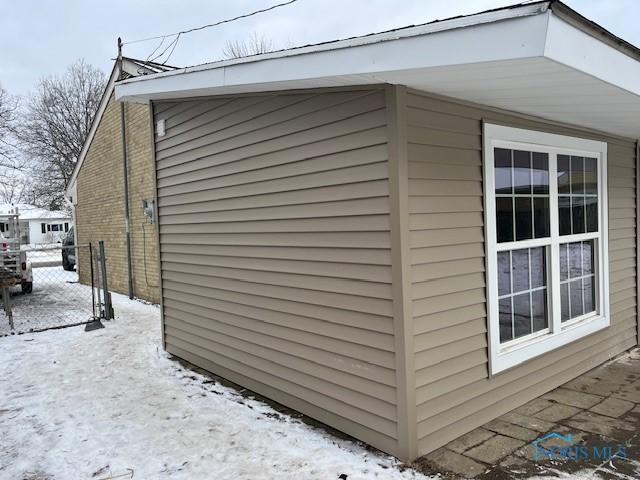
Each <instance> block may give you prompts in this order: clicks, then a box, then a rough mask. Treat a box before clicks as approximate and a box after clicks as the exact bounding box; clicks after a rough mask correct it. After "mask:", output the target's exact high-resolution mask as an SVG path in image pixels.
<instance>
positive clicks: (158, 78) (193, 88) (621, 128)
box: [116, 4, 640, 138]
mask: <svg viewBox="0 0 640 480" xmlns="http://www.w3.org/2000/svg"><path fill="white" fill-rule="evenodd" d="M545 5H546V4H536V5H529V6H524V7H518V8H513V9H507V10H500V11H497V12H488V13H486V14H480V15H474V16H471V17H463V18H460V19H453V20H447V21H443V22H439V23H436V24H428V25H424V26H420V27H412V28H410V29H406V30H401V31H397V32H388V33H385V34H379V35H372V36H369V37H362V38H361V39H352V40H345V41H341V42H336V43H335V44H333V43H331V44H326V45H320V46H316V47H306V48H303V49H299V50H295V49H294V50H291V51H285V52H275V53H273V54H267V55H264V56H259V57H256V58H253V59H251V57H250V58H249V59H242V60H240V61H231V62H221V63H219V64H209V65H202V66H198V67H191V68H187V69H183V70H176V71H173V72H168V73H163V74H159V75H153V76H148V77H138V78H135V79H131V80H128V81H126V82H123V83H121V84H119V85H117V86H116V95H117V97H118V98H119V99H122V100H125V101H134V102H135V101H140V102H146V101H148V100H157V99H176V98H187V97H197V96H204V95H222V94H236V93H251V92H265V91H278V90H288V89H300V88H318V87H332V86H352V85H366V84H383V83H393V84H402V85H407V86H408V87H412V88H416V89H420V90H424V91H427V92H432V93H437V94H440V95H445V96H449V97H453V98H458V99H461V100H466V101H471V102H475V103H480V104H484V105H488V106H492V107H498V108H504V109H507V110H511V111H515V112H521V113H525V114H529V115H534V116H537V117H541V118H546V119H549V120H554V121H558V122H563V123H569V124H573V125H578V126H583V127H588V128H592V129H596V130H600V131H604V132H609V133H613V134H616V135H621V136H625V137H631V138H640V62H639V61H637V60H635V59H633V58H631V57H630V56H628V55H626V54H624V53H622V52H620V51H619V50H617V49H616V48H614V47H612V46H610V45H608V44H606V43H604V42H602V41H601V40H598V39H597V38H595V37H594V36H592V35H589V34H588V33H585V32H584V31H583V30H581V29H578V28H576V27H574V26H572V25H570V24H569V23H567V22H566V21H564V20H562V19H560V18H559V17H557V16H556V15H555V14H554V13H553V12H552V11H551V10H549V9H548V8H546V7H545ZM392 34H393V35H392ZM390 35H392V36H390Z"/></svg>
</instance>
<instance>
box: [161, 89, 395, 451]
mask: <svg viewBox="0 0 640 480" xmlns="http://www.w3.org/2000/svg"><path fill="white" fill-rule="evenodd" d="M156 119H157V120H159V119H164V120H165V127H166V135H164V136H163V137H156V161H157V168H158V170H157V179H158V180H157V182H158V204H159V229H160V251H161V264H162V280H163V303H164V322H165V340H166V344H167V350H168V351H170V352H172V353H174V354H176V355H178V356H180V357H183V358H185V359H187V360H189V361H191V362H193V363H195V364H197V365H199V366H202V367H204V368H208V369H209V370H212V371H213V372H214V373H218V374H220V375H222V376H225V377H228V378H229V379H230V380H232V381H235V382H237V383H240V384H242V385H244V386H247V387H248V388H252V389H254V390H256V391H257V392H259V393H261V394H263V395H266V396H268V397H271V398H273V399H275V400H277V401H280V402H282V403H284V404H286V405H289V406H291V407H293V408H296V409H299V410H301V411H303V412H304V413H307V414H309V415H311V416H313V417H315V418H318V419H319V420H321V421H324V422H326V423H328V424H329V425H332V426H333V427H336V428H338V429H340V430H343V431H345V432H347V433H350V434H352V435H355V436H357V437H359V438H361V439H363V440H365V441H367V442H369V443H371V444H373V445H375V446H377V447H379V448H381V449H384V450H385V451H389V452H394V451H396V437H397V433H396V425H397V414H396V388H395V385H396V376H395V370H394V338H393V318H392V315H393V312H392V295H391V263H390V262H391V260H390V243H389V242H390V222H389V198H388V195H389V186H388V165H387V158H388V154H387V144H386V142H387V139H386V112H385V99H384V93H383V92H382V91H381V90H372V91H371V90H370V91H334V92H325V93H301V94H283V95H265V96H253V97H238V98H223V99H203V100H199V101H196V102H172V103H166V104H158V105H156Z"/></svg>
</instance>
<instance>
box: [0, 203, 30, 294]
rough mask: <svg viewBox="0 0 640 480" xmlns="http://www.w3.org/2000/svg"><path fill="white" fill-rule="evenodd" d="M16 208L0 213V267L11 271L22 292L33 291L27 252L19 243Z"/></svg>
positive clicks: (18, 223) (18, 224)
mask: <svg viewBox="0 0 640 480" xmlns="http://www.w3.org/2000/svg"><path fill="white" fill-rule="evenodd" d="M18 217H19V215H18V211H17V209H16V210H15V211H14V212H13V213H9V214H3V215H0V267H2V268H4V269H7V270H10V271H12V272H13V275H14V278H15V280H16V285H18V284H20V287H21V289H22V293H31V292H32V291H33V272H32V269H31V262H30V261H29V260H28V259H27V252H26V251H24V250H23V249H22V248H21V247H22V246H21V244H20V239H21V236H20V222H19V221H18Z"/></svg>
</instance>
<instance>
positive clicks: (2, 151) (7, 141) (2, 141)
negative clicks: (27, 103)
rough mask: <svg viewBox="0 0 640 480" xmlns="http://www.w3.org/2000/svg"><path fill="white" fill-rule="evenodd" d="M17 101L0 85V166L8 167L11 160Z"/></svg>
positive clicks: (13, 147)
mask: <svg viewBox="0 0 640 480" xmlns="http://www.w3.org/2000/svg"><path fill="white" fill-rule="evenodd" d="M17 108H18V101H17V99H16V98H15V97H12V96H10V95H9V94H8V93H7V91H6V90H5V89H4V88H2V85H0V166H9V165H8V164H10V163H11V161H12V160H13V154H14V150H15V145H14V144H13V142H12V141H11V138H12V134H13V131H14V126H15V120H16V118H15V117H16V110H17Z"/></svg>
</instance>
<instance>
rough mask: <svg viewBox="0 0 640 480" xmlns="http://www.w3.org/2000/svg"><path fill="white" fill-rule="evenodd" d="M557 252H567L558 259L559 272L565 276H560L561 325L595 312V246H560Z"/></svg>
mask: <svg viewBox="0 0 640 480" xmlns="http://www.w3.org/2000/svg"><path fill="white" fill-rule="evenodd" d="M560 250H561V252H562V251H565V252H567V253H566V255H562V254H561V255H560V262H561V263H560V269H561V272H562V271H563V269H564V270H565V271H566V272H567V276H563V275H562V274H561V276H560V285H561V287H560V303H561V311H562V318H561V321H562V322H566V321H568V320H572V319H574V318H577V317H580V316H582V315H587V314H589V313H592V312H595V311H596V302H595V298H596V296H595V284H596V281H595V276H596V271H595V258H594V254H595V242H594V240H587V241H581V242H572V243H564V244H561V245H560ZM563 263H564V264H565V265H564V266H563Z"/></svg>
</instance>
